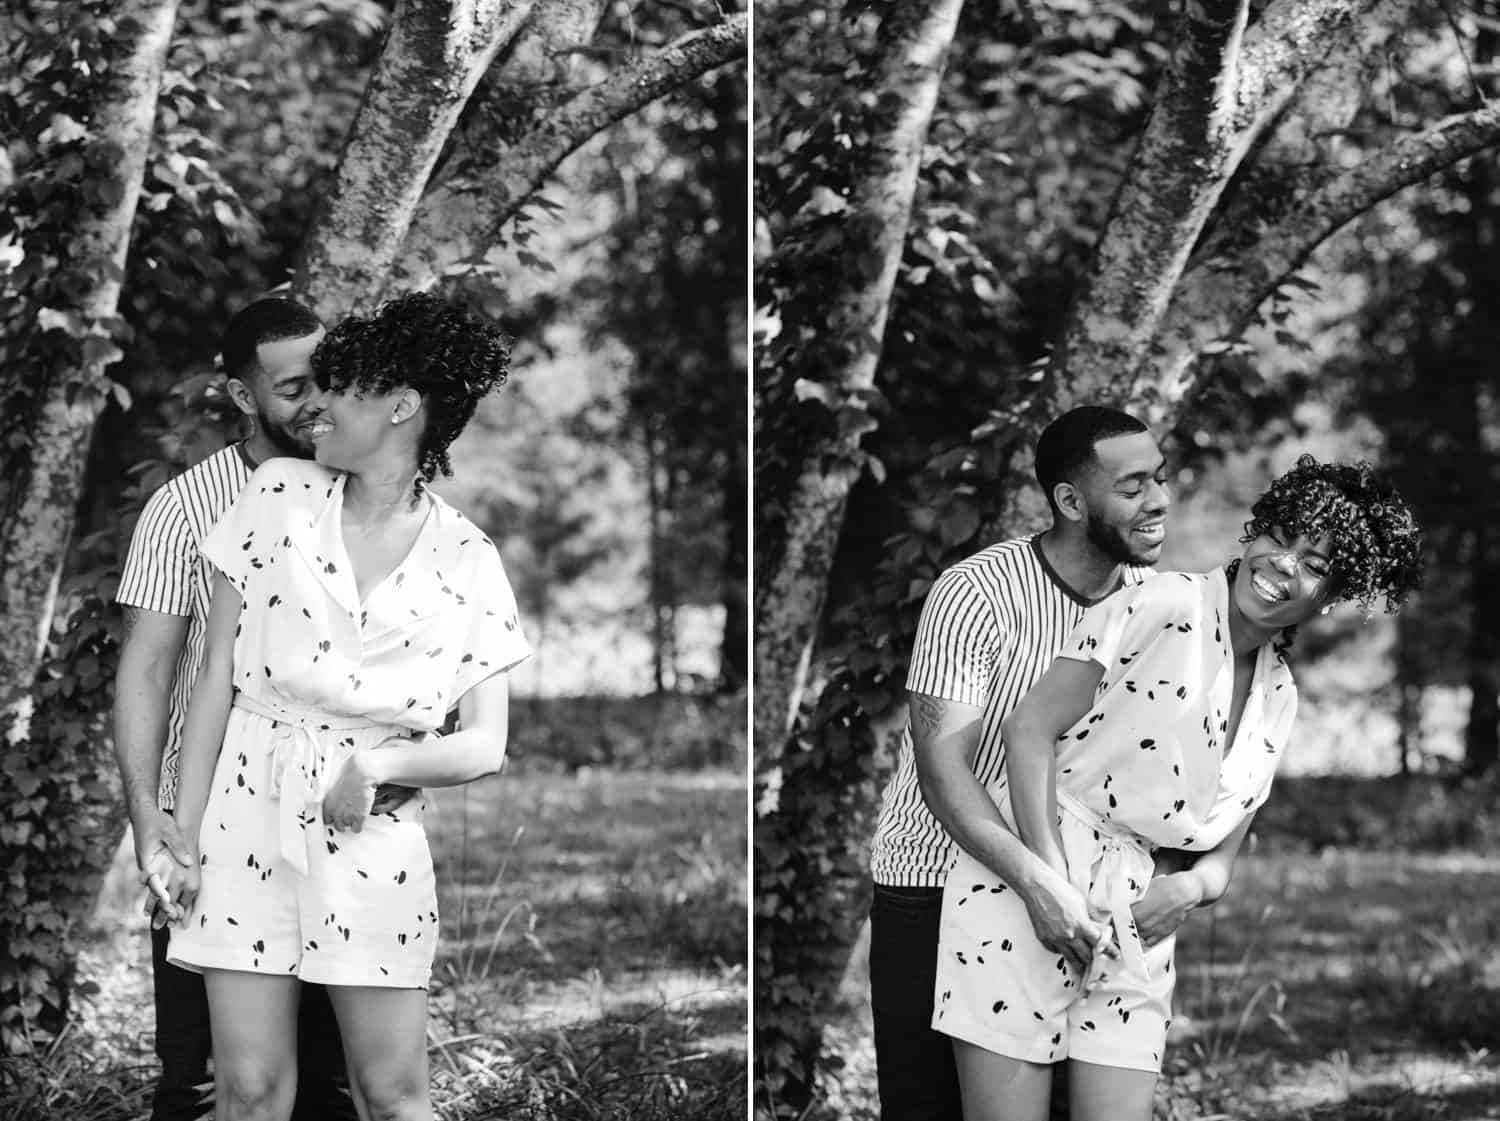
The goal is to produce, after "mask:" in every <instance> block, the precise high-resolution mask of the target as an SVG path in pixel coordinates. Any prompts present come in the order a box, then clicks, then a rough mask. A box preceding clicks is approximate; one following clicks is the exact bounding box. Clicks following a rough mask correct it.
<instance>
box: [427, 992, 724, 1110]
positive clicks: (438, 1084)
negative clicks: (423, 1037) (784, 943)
mask: <svg viewBox="0 0 1500 1121" xmlns="http://www.w3.org/2000/svg"><path fill="white" fill-rule="evenodd" d="M744 1026H745V1020H744V1004H743V1003H742V1002H740V1001H738V1000H730V1001H723V1002H717V1003H714V1004H711V1005H708V1006H706V1007H705V1006H695V1007H691V1008H683V1007H676V1006H672V1005H666V1004H646V1003H640V1004H634V1005H629V1006H622V1007H619V1008H617V1009H616V1010H615V1011H614V1012H613V1013H612V1014H610V1015H609V1016H607V1017H603V1018H601V1019H595V1020H590V1021H587V1022H584V1023H579V1024H576V1025H572V1026H568V1027H564V1028H558V1029H553V1030H543V1031H537V1030H522V1031H518V1032H515V1033H513V1034H511V1035H509V1036H507V1037H505V1038H504V1039H503V1040H502V1039H500V1038H497V1037H492V1036H483V1035H474V1036H467V1037H460V1039H458V1040H456V1041H453V1042H450V1043H440V1044H439V1045H437V1046H435V1047H433V1048H432V1060H433V1065H434V1079H433V1083H434V1104H435V1105H436V1106H437V1112H438V1116H439V1117H440V1118H444V1119H448V1121H459V1119H460V1118H462V1119H465V1121H467V1119H474V1121H487V1119H495V1121H499V1119H501V1118H506V1119H511V1118H525V1119H528V1121H531V1119H535V1121H696V1119H699V1118H702V1119H703V1121H729V1119H731V1118H743V1117H744V1113H745V1101H746V1082H745V1058H744V1050H743V1037H744V1030H745V1027H744ZM714 1039H719V1040H724V1041H730V1040H736V1039H737V1040H738V1041H740V1042H739V1045H738V1046H735V1045H728V1046H719V1047H715V1046H708V1045H705V1041H706V1040H708V1041H711V1040H714Z"/></svg>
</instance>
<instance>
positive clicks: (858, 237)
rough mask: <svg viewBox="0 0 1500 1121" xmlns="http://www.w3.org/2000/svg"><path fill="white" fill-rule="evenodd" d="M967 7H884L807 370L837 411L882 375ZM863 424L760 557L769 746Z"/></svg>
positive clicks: (806, 488)
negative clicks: (904, 260) (924, 164)
mask: <svg viewBox="0 0 1500 1121" xmlns="http://www.w3.org/2000/svg"><path fill="white" fill-rule="evenodd" d="M962 8H963V2H962V0H929V2H928V3H926V4H906V5H895V6H892V7H890V8H888V9H887V12H886V15H885V17H884V18H885V25H884V26H883V28H882V38H883V43H882V57H881V59H880V60H879V61H878V62H877V64H876V66H875V67H874V68H873V71H872V73H871V75H870V86H871V88H873V89H877V90H879V91H881V96H880V103H879V104H878V105H877V106H876V108H875V109H874V110H872V117H873V119H872V120H871V122H870V124H869V131H868V139H867V140H866V148H865V152H864V154H863V160H864V168H863V171H862V172H861V173H858V178H857V179H856V180H855V181H854V182H853V183H852V184H851V190H850V192H849V196H848V207H847V210H846V212H845V214H846V217H845V222H844V237H843V250H842V254H843V255H842V261H843V265H844V270H843V272H844V275H843V280H844V287H843V288H842V289H841V290H838V291H833V292H829V293H827V294H826V296H824V297H823V298H822V299H821V300H820V301H819V303H820V306H821V307H822V308H825V309H826V312H825V313H824V316H823V323H824V325H823V328H822V332H823V336H824V338H823V343H822V345H821V346H820V347H819V348H818V350H817V359H818V360H817V363H816V365H817V367H818V368H816V369H814V368H809V369H808V370H807V371H806V372H805V375H804V376H805V377H806V378H807V380H809V381H814V382H820V383H823V384H824V385H825V386H827V387H828V389H829V390H830V391H831V392H830V394H829V396H828V400H830V401H831V402H832V408H833V410H834V411H835V412H838V411H839V410H840V409H841V408H843V407H844V405H845V403H846V402H849V401H850V400H852V399H854V398H855V397H857V395H858V394H859V393H860V392H861V391H867V390H869V389H871V388H872V387H873V386H874V384H875V369H876V366H877V365H878V364H879V361H880V341H881V336H882V335H883V334H884V333H885V322H886V316H887V314H888V312H889V309H890V300H891V292H892V290H893V289H894V288H895V284H896V271H897V268H898V266H899V265H900V263H901V252H902V247H903V245H904V244H905V241H906V230H907V225H908V222H909V220H910V217H911V204H912V198H913V196H914V194H915V192H916V186H917V172H918V170H919V169H920V166H921V159H922V146H923V144H924V143H925V142H926V138H927V127H928V124H929V123H930V121H931V119H932V111H933V108H934V106H935V105H936V104H937V97H938V90H939V88H940V86H941V83H942V77H943V70H944V67H945V65H946V62H947V55H948V47H949V45H950V44H951V43H952V41H953V32H954V29H955V28H956V26H957V24H958V15H959V12H960V11H961V10H962ZM777 375H778V376H779V377H787V376H795V372H794V373H793V374H787V373H784V372H781V371H778V372H777ZM863 431H864V426H863V425H856V426H854V428H853V430H852V431H851V430H847V429H844V428H843V427H841V426H839V427H837V428H836V429H835V430H833V431H830V433H829V434H827V435H826V436H824V437H823V438H822V439H818V440H815V441H813V442H812V443H811V446H809V447H808V448H806V449H804V450H803V453H802V455H801V456H800V462H799V463H798V464H797V465H796V467H795V468H794V472H793V476H792V481H791V484H790V487H789V490H788V493H787V494H786V496H785V498H784V499H783V500H782V506H783V509H782V511H781V518H782V522H781V526H780V528H779V532H778V534H777V537H778V541H777V544H778V545H779V555H778V556H776V557H774V558H772V563H771V564H770V565H769V566H767V567H766V568H765V569H760V568H759V567H758V569H757V574H756V576H757V579H756V593H755V722H754V732H755V741H756V750H757V751H758V752H764V751H770V752H773V753H774V752H776V751H777V750H779V746H780V744H781V743H782V742H783V741H784V740H785V739H786V737H787V733H788V732H789V731H790V728H791V722H792V719H793V718H794V717H795V715H796V712H797V707H798V703H799V700H800V698H801V695H802V690H803V687H804V684H805V678H806V674H807V667H808V659H809V657H810V654H811V651H812V645H813V638H814V635H815V632H816V628H817V624H818V619H819V616H820V615H821V614H822V610H823V601H824V598H825V595H826V592H827V585H828V573H829V569H830V567H831V565H832V562H833V551H834V547H835V545H836V544H837V542H838V536H839V531H840V529H841V528H842V526H843V520H844V508H845V504H846V503H847V501H848V497H849V491H850V488H851V487H853V485H854V482H855V480H856V479H857V478H858V477H859V474H860V472H861V470H862V469H863V468H862V460H861V457H860V456H859V444H860V441H861V439H862V436H863Z"/></svg>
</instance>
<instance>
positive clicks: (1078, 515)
mask: <svg viewBox="0 0 1500 1121" xmlns="http://www.w3.org/2000/svg"><path fill="white" fill-rule="evenodd" d="M1052 501H1053V502H1055V503H1057V509H1058V512H1059V513H1060V514H1062V516H1063V517H1065V518H1067V519H1068V521H1070V522H1081V521H1083V519H1084V517H1085V516H1086V514H1087V511H1086V510H1085V509H1084V506H1083V492H1082V491H1080V490H1079V489H1078V488H1077V487H1076V486H1074V485H1073V484H1072V483H1070V482H1067V481H1063V482H1061V483H1058V484H1057V485H1056V486H1055V487H1053V488H1052Z"/></svg>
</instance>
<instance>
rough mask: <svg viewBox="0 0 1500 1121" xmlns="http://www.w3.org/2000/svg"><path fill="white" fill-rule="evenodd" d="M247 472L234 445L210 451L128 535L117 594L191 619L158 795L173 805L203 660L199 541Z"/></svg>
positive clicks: (203, 581) (207, 568) (204, 578)
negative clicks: (184, 727)
mask: <svg viewBox="0 0 1500 1121" xmlns="http://www.w3.org/2000/svg"><path fill="white" fill-rule="evenodd" d="M249 478H250V465H249V463H248V462H247V461H246V460H245V458H244V455H243V454H242V452H241V450H240V446H239V445H238V444H234V445H231V446H230V447H227V448H225V449H224V450H223V451H220V452H216V453H215V454H213V455H211V456H209V457H208V458H207V459H205V460H204V461H203V462H202V463H199V464H198V465H197V466H195V467H190V468H189V469H188V470H186V471H184V472H183V473H182V474H181V475H178V476H177V477H176V478H174V479H172V480H170V481H169V482H167V483H166V484H164V485H163V486H162V487H161V489H160V490H158V491H157V492H156V493H155V494H153V495H152V496H151V498H150V500H149V501H148V502H147V503H146V508H145V509H144V510H143V511H142V512H141V519H140V521H139V522H137V523H136V527H135V532H134V534H132V535H131V538H130V553H129V555H128V556H127V557H126V559H125V571H124V572H123V573H121V575H120V590H119V591H118V592H117V593H116V594H115V599H116V601H117V602H119V603H120V604H121V605H123V606H125V607H139V608H144V609H145V610H147V611H159V612H161V613H163V614H166V615H185V616H187V618H188V630H187V641H186V642H185V643H184V644H183V648H182V654H181V655H180V656H179V657H178V660H177V669H176V673H175V675H174V677H173V679H172V692H171V697H170V699H169V709H168V716H167V741H166V743H165V744H164V745H163V747H162V760H161V783H160V785H159V787H158V788H157V801H158V802H159V804H160V805H161V807H162V809H164V810H170V809H172V807H173V803H174V801H175V799H176V795H177V762H178V761H177V756H178V752H179V750H180V749H181V747H182V725H183V719H184V717H185V716H186V715H187V703H188V697H189V696H190V695H191V694H192V691H193V680H194V678H196V677H197V675H198V667H199V666H200V665H201V664H202V662H203V644H204V635H205V628H206V626H207V623H208V601H209V594H210V592H211V591H212V589H213V566H212V565H210V564H209V563H208V561H206V560H205V559H203V557H202V556H200V555H199V551H198V548H199V545H200V544H201V543H202V541H203V538H204V537H205V536H207V535H208V531H209V530H210V529H212V528H213V526H214V523H215V522H217V521H218V520H219V518H220V517H221V516H222V515H223V513H224V511H225V510H227V509H228V508H229V507H230V505H231V504H232V503H233V502H234V500H235V496H237V495H238V494H239V492H240V490H241V488H243V487H244V485H245V482H246V481H247V480H248V479H249Z"/></svg>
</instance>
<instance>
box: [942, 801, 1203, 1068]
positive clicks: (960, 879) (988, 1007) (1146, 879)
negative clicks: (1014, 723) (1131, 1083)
mask: <svg viewBox="0 0 1500 1121" xmlns="http://www.w3.org/2000/svg"><path fill="white" fill-rule="evenodd" d="M1058 811H1059V812H1058V820H1059V825H1060V827H1061V831H1062V842H1063V852H1064V854H1065V855H1066V857H1067V861H1068V870H1069V880H1070V881H1071V882H1072V884H1073V886H1074V887H1076V888H1078V890H1079V891H1080V892H1082V893H1083V895H1084V897H1085V898H1086V899H1087V900H1088V902H1089V910H1090V912H1091V914H1092V915H1093V916H1094V917H1095V918H1096V919H1100V920H1107V921H1109V922H1110V923H1111V924H1112V926H1113V928H1114V929H1113V931H1112V935H1113V938H1114V941H1115V943H1116V945H1117V946H1118V948H1119V951H1120V952H1119V955H1118V956H1117V957H1115V958H1107V957H1105V956H1104V955H1102V954H1097V955H1095V957H1094V961H1093V964H1092V965H1091V966H1090V968H1089V972H1088V975H1087V976H1082V975H1080V974H1079V972H1078V970H1076V969H1074V968H1072V967H1070V966H1069V965H1068V962H1067V960H1066V959H1065V958H1063V957H1062V956H1060V955H1058V954H1055V953H1053V952H1052V951H1050V950H1048V949H1046V948H1045V947H1044V946H1043V945H1042V944H1041V942H1040V941H1039V940H1038V939H1037V936H1036V931H1035V928H1034V927H1033V926H1032V924H1031V916H1030V914H1029V913H1028V912H1027V910H1026V905H1025V904H1024V903H1023V902H1022V901H1021V898H1020V896H1018V895H1017V894H1016V893H1015V892H1014V891H1012V890H1011V889H1010V887H1009V886H1008V885H1006V884H1005V883H1004V882H1002V881H1001V880H1000V879H998V878H997V877H996V876H995V875H994V874H993V873H992V872H990V870H989V869H988V868H986V867H985V866H984V865H982V864H981V863H980V862H979V861H977V860H975V859H974V858H973V857H972V856H970V855H969V854H968V853H965V852H963V851H962V850H960V851H959V856H958V859H957V861H956V863H955V864H954V865H953V867H952V869H951V870H950V871H949V874H948V881H947V885H946V887H945V888H944V891H943V917H942V922H941V926H940V928H939V935H938V970H937V988H936V994H935V998H934V1005H933V1007H934V1012H933V1018H932V1026H933V1028H934V1030H936V1031H940V1032H943V1033H944V1034H946V1035H950V1036H953V1037H954V1038H955V1039H961V1040H964V1041H965V1042H967V1043H972V1044H974V1045H975V1046H976V1047H981V1048H983V1049H985V1050H986V1051H993V1052H995V1053H996V1054H999V1055H1004V1056H1007V1057H1009V1058H1012V1059H1020V1060H1022V1061H1024V1062H1030V1063H1055V1062H1060V1061H1062V1060H1063V1059H1076V1060H1078V1061H1080V1062H1085V1063H1095V1064H1098V1065H1100V1066H1109V1067H1122V1068H1125V1069H1128V1070H1141V1071H1148V1072H1150V1073H1153V1074H1154V1073H1160V1071H1161V1057H1162V1051H1163V1049H1164V1047H1165V1044H1166V1038H1167V1028H1168V1026H1169V1025H1170V1023H1171V1015H1172V987H1173V982H1174V980H1175V976H1176V975H1175V973H1174V972H1173V970H1172V951H1173V946H1174V945H1175V937H1169V938H1165V939H1163V940H1162V941H1161V942H1158V943H1157V944H1156V945H1155V946H1153V947H1151V948H1150V949H1143V948H1142V947H1141V944H1140V940H1139V938H1138V937H1137V936H1136V933H1135V924H1134V922H1133V921H1131V919H1130V911H1129V907H1130V904H1131V903H1133V902H1135V901H1136V900H1138V899H1139V898H1141V896H1143V895H1144V894H1145V893H1146V888H1147V886H1148V885H1149V884H1150V882H1151V873H1152V858H1151V851H1150V849H1149V848H1148V847H1147V845H1146V843H1145V842H1143V841H1142V840H1141V839H1140V838H1139V837H1138V836H1137V835H1136V834H1134V833H1133V832H1130V831H1128V830H1121V829H1119V828H1118V827H1114V826H1110V825H1109V824H1108V823H1106V822H1104V821H1103V820H1102V819H1100V818H1099V817H1098V816H1097V815H1095V814H1094V813H1092V812H1091V811H1090V810H1089V809H1087V808H1086V807H1084V806H1083V805H1081V804H1080V803H1078V802H1077V801H1076V800H1074V799H1072V798H1070V797H1069V796H1068V795H1066V794H1065V793H1063V792H1062V791H1059V792H1058ZM1001 812H1002V814H1003V815H1005V816H1006V817H1007V824H1010V825H1011V828H1012V829H1014V824H1013V823H1011V822H1010V821H1009V820H1008V818H1009V815H1008V814H1006V813H1005V810H1004V809H1002V811H1001Z"/></svg>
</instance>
